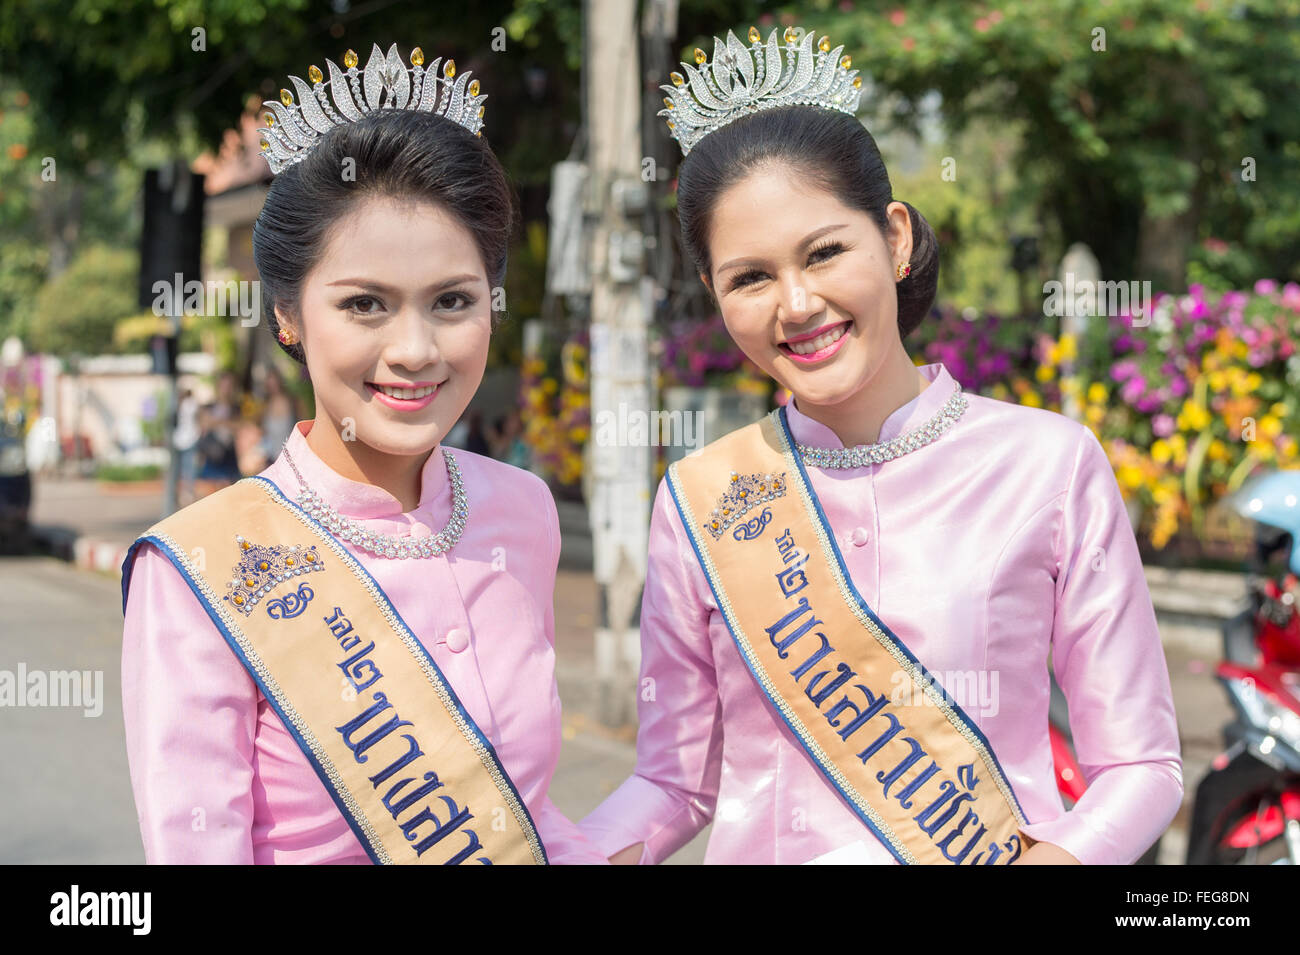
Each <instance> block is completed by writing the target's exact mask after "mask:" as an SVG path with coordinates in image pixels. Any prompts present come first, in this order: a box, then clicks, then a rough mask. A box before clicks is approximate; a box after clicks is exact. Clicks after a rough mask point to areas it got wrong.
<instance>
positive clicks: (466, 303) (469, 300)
mask: <svg viewBox="0 0 1300 955" xmlns="http://www.w3.org/2000/svg"><path fill="white" fill-rule="evenodd" d="M448 299H453V300H458V301H459V303H460V304H459V305H456V306H455V307H452V308H449V309H448V311H461V310H463V309H467V308H470V307H471V306H473V305H474V304H475V303H477V302H478V299H477V298H476V297H474V296H473V295H469V294H468V293H466V292H444V293H443V294H441V295H439V296H438V298H437V301H436V302H435V304H439V303H442V302H445V301H446V300H448ZM360 302H373V303H374V304H376V305H380V306H382V305H383V303H382V302H380V301H379V299H377V298H375V296H373V295H354V296H352V297H351V298H347V299H344V300H343V301H342V302H339V304H338V307H339V308H340V309H341V310H342V311H345V312H351V313H352V314H353V315H359V316H361V317H362V318H367V317H369V316H371V315H378V314H379V313H380V311H381V309H378V308H370V309H367V310H365V311H362V310H361V309H359V308H357V304H358V303H360Z"/></svg>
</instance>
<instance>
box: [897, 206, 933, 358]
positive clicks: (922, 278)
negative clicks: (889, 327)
mask: <svg viewBox="0 0 1300 955" xmlns="http://www.w3.org/2000/svg"><path fill="white" fill-rule="evenodd" d="M899 201H900V202H901V201H902V200H899ZM903 205H905V206H907V212H908V215H910V216H911V217H912V255H911V257H910V258H909V260H908V261H909V262H910V264H911V266H912V271H911V272H910V273H909V274H908V276H907V278H905V279H901V280H899V281H898V282H897V283H896V284H895V288H896V289H897V290H898V333H899V335H900V336H901V337H903V338H906V337H907V336H908V335H910V334H911V333H912V332H913V331H915V330H916V327H917V326H918V325H920V324H921V322H922V321H923V320H924V319H925V317H926V316H927V315H929V314H930V309H931V308H932V307H933V306H934V299H935V295H936V293H937V292H938V288H939V240H938V239H936V238H935V235H934V230H933V229H931V228H930V223H928V222H926V221H925V216H923V215H921V213H919V212H917V211H916V210H915V209H914V208H912V206H911V204H910V203H907V202H903Z"/></svg>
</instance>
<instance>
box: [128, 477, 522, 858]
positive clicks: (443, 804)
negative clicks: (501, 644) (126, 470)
mask: <svg viewBox="0 0 1300 955" xmlns="http://www.w3.org/2000/svg"><path fill="white" fill-rule="evenodd" d="M144 541H149V542H151V543H153V544H155V545H157V546H158V547H159V548H160V549H161V550H162V552H163V553H165V554H166V555H167V556H168V557H169V558H170V559H171V561H172V563H173V564H174V565H175V566H176V568H177V569H178V570H179V571H180V572H181V574H182V576H183V577H184V578H185V580H186V582H187V583H189V585H190V588H191V589H192V590H193V591H194V594H195V596H197V597H198V599H199V601H200V603H202V605H203V607H204V609H205V610H206V611H207V613H208V616H209V617H211V618H212V622H213V623H214V624H216V626H217V629H218V630H220V631H221V634H222V636H223V637H224V638H225V640H226V642H227V643H228V644H229V645H230V648H231V650H232V651H234V654H235V656H236V657H237V658H238V659H239V661H240V663H242V664H243V665H244V667H245V668H246V669H247V670H248V673H249V675H250V676H252V678H253V679H254V680H255V681H256V683H257V685H258V687H259V689H261V691H262V694H263V695H264V696H265V697H266V699H267V702H268V703H270V705H271V706H272V708H274V710H275V712H276V713H277V714H278V715H279V717H280V719H281V720H282V721H283V722H284V725H285V727H286V728H287V729H288V730H289V732H290V733H292V734H293V737H294V739H295V740H296V741H297V742H298V745H299V746H300V747H301V748H302V751H303V753H304V754H306V756H307V759H308V761H309V762H310V763H311V765H312V767H313V769H315V771H316V773H317V775H318V776H320V779H321V782H323V783H324V784H325V788H326V790H327V791H328V792H329V793H330V796H331V797H332V798H333V799H334V802H335V803H336V804H337V805H338V807H339V809H340V811H341V812H342V813H343V817H344V819H346V820H347V822H348V825H349V826H351V828H352V830H353V832H355V833H356V835H357V838H358V840H360V842H361V845H362V846H363V847H364V848H365V850H366V852H367V853H368V854H369V856H370V858H371V859H372V860H373V861H374V862H375V863H376V864H392V863H399V864H445V865H458V864H460V863H465V862H472V863H481V864H488V865H491V864H503V863H517V864H543V865H544V864H546V862H547V858H546V850H545V848H544V847H543V846H542V842H541V839H540V838H539V837H538V835H537V831H536V828H535V827H534V825H533V821H532V819H531V817H530V816H529V814H528V809H527V807H526V806H525V805H524V802H523V800H522V799H521V798H520V796H519V793H518V792H517V791H516V789H515V786H514V783H513V782H511V780H510V777H509V776H508V775H506V772H505V769H504V768H503V767H502V765H501V762H500V760H499V759H498V758H497V755H496V752H495V751H494V750H493V748H492V746H491V744H490V743H489V742H488V740H487V738H486V737H485V736H484V735H483V733H482V731H481V730H480V729H479V727H478V726H476V725H475V723H474V721H473V720H472V719H471V718H470V716H469V714H468V713H467V712H466V711H465V708H464V707H463V706H462V705H461V703H460V701H459V700H458V699H457V697H456V694H455V692H454V691H453V690H452V687H451V685H450V684H449V683H448V682H447V680H446V678H445V677H444V676H443V674H442V672H441V671H440V670H439V668H438V666H437V664H436V663H434V661H433V659H432V658H431V657H430V656H429V654H428V652H427V651H426V650H425V649H424V647H423V646H422V645H421V644H420V641H419V640H417V639H416V638H415V636H414V634H413V633H412V632H411V630H410V628H408V627H407V625H406V623H405V622H404V621H403V620H402V618H401V616H400V615H399V614H398V612H397V610H396V608H394V607H393V605H392V603H391V602H389V600H388V598H387V596H386V595H385V594H384V592H383V591H382V590H380V588H379V585H378V584H377V583H376V581H375V579H374V578H373V577H372V576H371V575H370V574H369V572H368V571H367V570H366V569H365V568H364V567H363V566H362V565H361V564H360V563H359V562H358V561H357V560H356V558H355V557H354V556H353V555H352V554H351V553H350V552H349V551H348V550H347V549H346V548H345V547H344V546H343V545H342V543H340V542H339V541H338V540H337V539H336V538H334V537H333V536H332V535H331V534H330V533H329V532H328V531H327V530H325V528H324V527H322V526H321V524H320V523H319V522H318V521H317V520H316V519H315V518H314V517H312V516H311V515H309V514H308V513H307V512H306V511H304V510H303V509H302V508H300V507H298V505H297V504H295V503H294V502H292V501H290V500H289V499H288V498H287V497H285V496H284V495H283V494H282V493H281V491H280V489H279V488H278V487H277V486H276V485H275V484H274V483H273V482H272V481H270V480H268V479H266V478H263V477H249V478H245V479H243V480H241V481H238V482H236V483H235V484H233V485H231V486H230V487H227V488H224V489H222V490H220V491H218V492H216V493H215V494H212V495H210V496H208V497H206V498H203V499H201V500H199V501H197V502H195V503H194V504H192V505H190V506H189V507H186V508H184V509H183V510H181V511H178V512H177V513H175V514H173V515H171V516H170V517H168V518H166V519H164V520H163V521H161V522H159V523H158V524H156V525H155V526H154V527H152V528H150V529H149V530H148V531H147V532H146V533H145V534H144V535H143V536H141V537H140V538H139V539H138V540H137V541H136V542H135V543H134V544H132V545H131V549H130V550H129V551H128V552H127V557H126V560H125V561H124V562H123V564H122V606H123V610H124V611H125V608H126V596H127V588H128V585H129V580H130V571H131V564H132V561H133V559H134V556H135V551H136V548H137V547H138V546H139V545H140V544H141V543H143V542H144ZM412 572H417V567H416V566H414V565H413V566H412Z"/></svg>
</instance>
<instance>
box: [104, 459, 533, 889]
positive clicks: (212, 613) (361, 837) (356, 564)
mask: <svg viewBox="0 0 1300 955" xmlns="http://www.w3.org/2000/svg"><path fill="white" fill-rule="evenodd" d="M244 480H249V481H265V482H266V483H267V484H269V485H270V486H271V488H272V489H273V490H274V491H275V493H276V494H277V495H278V496H279V498H280V500H281V501H283V502H285V503H287V504H289V505H290V506H291V507H293V508H294V509H296V510H298V511H299V512H301V514H302V515H303V516H304V517H305V518H306V519H307V520H308V521H310V522H311V523H312V524H314V525H315V526H316V528H317V529H318V530H319V531H320V533H321V536H323V537H327V538H332V537H333V535H332V534H330V532H329V531H328V530H327V529H326V528H325V526H324V525H323V524H321V522H320V521H318V520H317V519H316V518H314V517H312V515H311V514H309V513H307V511H305V510H303V509H302V507H300V506H299V505H298V503H297V502H296V501H293V500H290V499H289V498H288V497H287V496H286V495H285V493H284V492H283V491H282V490H280V486H279V485H278V484H276V483H275V482H274V481H272V480H271V479H270V478H267V477H263V476H262V475H260V474H254V475H250V476H249V477H247V478H244ZM335 539H337V538H335ZM145 541H148V542H150V543H152V544H155V545H156V546H157V547H158V548H159V549H160V550H161V551H162V552H163V553H164V554H166V555H167V557H168V559H169V560H170V561H171V562H172V563H173V564H174V565H175V566H176V569H177V570H178V571H179V572H180V575H181V577H182V578H183V579H184V580H185V582H186V583H187V584H189V586H190V589H191V590H192V591H194V595H195V596H196V597H198V598H199V603H201V604H202V605H203V607H204V609H205V610H207V612H208V616H209V617H211V618H212V622H213V623H215V624H216V625H217V629H218V630H220V631H221V635H222V636H223V637H224V638H225V641H226V643H227V644H229V646H230V648H231V650H233V651H234V652H235V656H236V658H238V660H239V662H240V663H241V664H243V666H244V669H245V670H247V671H248V674H249V675H250V676H251V677H252V678H253V680H254V682H256V683H257V686H258V689H259V690H261V691H262V696H263V697H265V698H266V701H267V702H268V703H269V704H270V705H271V708H272V709H274V710H275V713H276V715H277V716H279V717H280V721H281V722H282V723H284V726H285V728H286V729H287V730H288V731H289V732H290V733H292V734H293V738H294V739H295V740H296V741H297V743H298V746H299V748H300V749H302V751H303V752H304V753H305V754H306V755H307V759H308V761H309V762H310V763H311V764H312V768H313V769H314V770H315V771H316V775H317V776H319V777H320V779H321V782H322V783H324V784H325V789H326V791H327V792H328V793H329V794H330V798H331V799H333V800H334V804H335V805H337V806H338V807H339V810H340V812H342V813H343V818H344V819H345V820H347V823H348V825H349V826H350V827H351V828H352V831H353V832H354V833H356V836H357V839H358V841H360V843H361V846H362V848H364V849H365V850H366V854H367V855H369V856H370V859H371V861H372V862H374V863H375V864H376V865H378V864H379V860H378V859H377V858H376V857H375V854H374V852H373V851H372V850H371V847H370V841H369V837H368V836H366V835H365V833H364V831H363V830H362V829H361V827H360V825H359V824H357V823H356V820H354V819H353V818H352V813H351V812H349V811H348V809H347V807H346V806H345V805H344V803H343V801H342V800H341V799H340V798H339V796H338V794H337V793H336V792H335V791H334V787H333V785H332V784H331V783H330V781H329V776H328V775H327V774H326V772H325V769H324V767H322V766H321V765H320V764H319V763H318V762H317V760H316V756H315V754H314V753H313V752H312V750H311V747H310V746H308V745H307V743H306V741H305V740H303V738H302V736H301V735H300V734H299V733H298V730H297V729H296V728H295V727H294V725H293V723H292V721H290V720H289V719H288V718H287V717H286V716H285V714H284V713H283V712H281V710H280V707H279V705H278V704H277V703H276V701H275V698H274V696H272V695H271V694H269V693H267V692H266V687H265V686H264V685H263V684H262V681H261V679H260V678H259V677H258V674H257V671H256V670H255V669H254V668H253V667H252V666H251V665H250V664H249V662H248V660H247V658H245V656H244V654H243V651H242V650H241V649H240V647H239V642H238V641H237V640H235V638H234V636H232V635H231V634H230V633H229V632H228V631H227V630H226V627H225V624H223V623H222V621H221V616H220V614H218V613H217V612H216V610H215V609H213V608H212V607H209V606H208V602H207V600H205V599H204V597H203V594H202V592H201V591H200V590H199V589H198V587H197V586H196V585H195V583H194V582H193V581H192V580H190V576H189V574H187V573H186V572H185V570H184V568H183V567H182V566H181V564H180V562H179V561H178V560H177V559H176V557H175V555H173V554H172V552H171V550H170V549H169V548H168V547H167V546H166V545H165V544H163V543H162V541H161V540H159V539H158V538H157V537H154V536H153V535H148V536H145V537H141V538H138V539H137V540H136V541H135V543H133V544H132V545H131V546H130V548H129V549H128V550H127V553H126V558H125V559H124V560H123V561H122V613H123V615H125V614H126V594H127V584H128V577H129V570H128V564H131V563H132V562H133V558H134V556H135V551H136V548H137V547H139V545H140V544H142V543H144V542H145ZM338 543H339V548H340V549H341V550H342V551H343V554H344V556H345V557H346V558H347V561H350V562H351V564H352V566H353V569H355V570H359V571H360V572H361V573H362V574H365V576H366V577H367V578H368V579H369V580H370V582H371V583H372V584H374V587H375V592H376V593H377V594H379V598H380V599H381V600H382V601H383V602H384V604H386V605H387V607H388V609H389V610H391V611H392V614H393V616H394V617H396V618H397V620H398V622H400V623H401V625H402V626H403V627H405V628H406V630H407V631H408V632H409V633H410V634H411V636H412V637H414V638H415V639H414V642H415V645H416V646H417V647H418V648H419V650H420V653H421V654H423V655H424V659H425V660H426V661H428V664H429V666H430V667H432V668H433V671H434V672H435V673H436V674H437V675H438V678H439V679H440V680H441V681H442V685H443V686H444V687H445V688H446V690H447V694H448V695H449V696H450V697H451V700H452V702H453V703H454V704H456V710H457V711H458V712H459V713H460V715H461V716H462V717H463V718H464V720H465V723H466V724H467V725H468V726H469V727H470V728H471V729H473V731H474V734H475V735H476V736H477V737H478V738H479V740H480V741H481V742H482V743H483V746H484V748H485V749H486V750H487V753H488V755H489V756H490V757H491V758H492V762H493V763H495V764H496V767H497V769H498V770H499V771H500V772H501V778H502V779H504V780H505V781H506V785H507V786H509V787H510V791H511V792H512V793H514V794H515V798H516V799H517V800H519V807H520V808H521V809H522V810H523V812H524V816H525V817H526V818H527V819H528V824H529V825H530V826H532V829H533V833H534V835H536V836H537V844H538V846H540V847H541V850H542V863H543V864H544V865H550V858H549V856H548V855H547V853H546V844H545V843H544V842H542V834H541V832H540V831H538V829H537V824H536V823H535V822H534V821H533V817H532V814H531V813H530V812H529V811H528V804H527V803H526V802H524V800H523V797H522V796H520V795H519V790H518V789H516V788H515V782H514V780H513V779H511V778H510V774H509V773H507V772H506V769H505V767H504V766H503V765H501V760H500V758H499V757H498V756H497V752H496V749H495V748H494V747H493V746H492V743H491V742H490V741H489V740H488V738H487V737H486V736H484V735H483V731H482V730H481V729H479V727H478V724H477V723H475V722H474V719H473V717H471V716H470V715H469V713H468V712H467V711H466V709H465V707H464V706H463V705H462V704H461V702H460V697H458V696H457V695H456V691H455V689H453V687H452V685H451V681H449V680H448V679H447V677H446V675H445V674H444V673H443V672H442V669H441V668H440V667H439V666H438V664H437V663H436V662H434V659H433V657H431V656H430V655H429V651H428V650H426V649H425V647H424V644H423V643H422V642H421V640H420V638H419V637H417V636H415V631H414V630H412V629H411V628H410V627H409V626H407V624H406V621H405V620H403V619H402V615H401V614H399V613H398V612H397V608H396V607H394V606H393V604H392V601H390V600H389V599H388V595H387V594H386V593H384V590H383V588H382V587H380V586H379V582H378V581H377V580H375V578H374V577H373V576H371V574H370V571H368V570H366V568H365V566H364V565H363V564H362V563H361V562H360V561H359V560H357V559H356V557H355V556H353V554H352V553H351V552H350V551H348V549H347V546H346V545H345V544H344V543H343V541H339V542H338ZM330 552H331V553H334V550H333V548H331V549H330ZM394 636H397V635H396V634H394ZM398 639H399V640H400V639H401V638H400V637H398ZM403 645H404V646H405V641H403ZM430 689H432V687H430Z"/></svg>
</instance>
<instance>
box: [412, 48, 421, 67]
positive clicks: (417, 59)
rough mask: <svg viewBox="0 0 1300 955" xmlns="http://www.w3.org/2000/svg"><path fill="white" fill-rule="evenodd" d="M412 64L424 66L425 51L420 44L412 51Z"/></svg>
mask: <svg viewBox="0 0 1300 955" xmlns="http://www.w3.org/2000/svg"><path fill="white" fill-rule="evenodd" d="M411 65H412V66H424V51H423V50H421V49H420V48H419V47H418V46H417V47H416V48H415V49H414V50H412V51H411Z"/></svg>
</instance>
